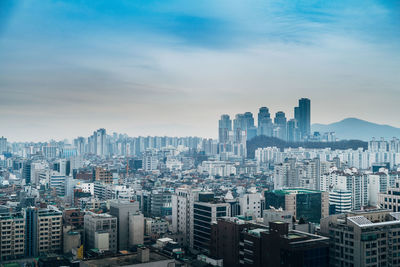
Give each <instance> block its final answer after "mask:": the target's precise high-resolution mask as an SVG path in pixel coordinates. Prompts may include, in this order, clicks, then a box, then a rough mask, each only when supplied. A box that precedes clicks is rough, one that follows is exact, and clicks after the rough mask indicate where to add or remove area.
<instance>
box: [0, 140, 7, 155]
mask: <svg viewBox="0 0 400 267" xmlns="http://www.w3.org/2000/svg"><path fill="white" fill-rule="evenodd" d="M7 150H8V149H7V138H5V137H4V136H2V137H0V154H3V153H4V152H7Z"/></svg>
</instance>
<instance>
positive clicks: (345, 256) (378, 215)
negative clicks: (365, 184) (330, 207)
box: [321, 210, 400, 267]
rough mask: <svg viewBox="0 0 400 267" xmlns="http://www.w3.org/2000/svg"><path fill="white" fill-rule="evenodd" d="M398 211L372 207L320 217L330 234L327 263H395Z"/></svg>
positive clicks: (398, 257)
mask: <svg viewBox="0 0 400 267" xmlns="http://www.w3.org/2000/svg"><path fill="white" fill-rule="evenodd" d="M399 218H400V213H399V212H391V211H387V210H374V211H364V212H352V213H346V214H339V215H331V216H329V217H327V218H324V219H321V234H323V235H325V236H327V237H329V238H330V246H329V247H330V253H329V257H330V266H354V267H362V266H399V264H400V246H398V245H396V244H398V239H399V233H400V220H399Z"/></svg>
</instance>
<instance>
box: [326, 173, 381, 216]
mask: <svg viewBox="0 0 400 267" xmlns="http://www.w3.org/2000/svg"><path fill="white" fill-rule="evenodd" d="M320 185H321V190H323V191H327V192H329V191H332V189H333V190H335V189H336V190H345V191H350V192H351V209H352V210H361V209H362V208H363V207H365V206H368V202H369V191H370V190H369V184H368V175H367V174H365V173H360V172H358V171H354V172H352V171H350V170H346V171H345V172H343V171H337V170H332V171H330V172H329V173H325V174H321V181H320ZM376 197H378V192H376Z"/></svg>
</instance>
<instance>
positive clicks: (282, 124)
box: [274, 111, 287, 140]
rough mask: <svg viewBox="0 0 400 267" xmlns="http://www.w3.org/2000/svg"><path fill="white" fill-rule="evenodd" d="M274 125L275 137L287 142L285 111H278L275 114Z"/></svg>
mask: <svg viewBox="0 0 400 267" xmlns="http://www.w3.org/2000/svg"><path fill="white" fill-rule="evenodd" d="M274 123H275V128H274V136H275V137H277V138H279V139H282V140H286V139H287V138H286V137H287V134H286V116H285V113H284V112H283V111H278V112H277V113H275V119H274Z"/></svg>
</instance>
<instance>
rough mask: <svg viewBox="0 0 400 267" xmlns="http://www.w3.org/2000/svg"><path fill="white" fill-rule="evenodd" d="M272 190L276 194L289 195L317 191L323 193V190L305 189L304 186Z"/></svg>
mask: <svg viewBox="0 0 400 267" xmlns="http://www.w3.org/2000/svg"><path fill="white" fill-rule="evenodd" d="M271 192H272V193H275V194H281V195H289V194H315V193H321V192H322V191H319V190H311V189H304V188H288V189H281V190H273V191H271Z"/></svg>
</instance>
